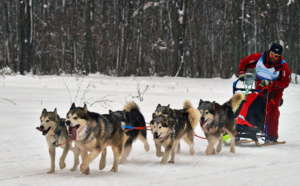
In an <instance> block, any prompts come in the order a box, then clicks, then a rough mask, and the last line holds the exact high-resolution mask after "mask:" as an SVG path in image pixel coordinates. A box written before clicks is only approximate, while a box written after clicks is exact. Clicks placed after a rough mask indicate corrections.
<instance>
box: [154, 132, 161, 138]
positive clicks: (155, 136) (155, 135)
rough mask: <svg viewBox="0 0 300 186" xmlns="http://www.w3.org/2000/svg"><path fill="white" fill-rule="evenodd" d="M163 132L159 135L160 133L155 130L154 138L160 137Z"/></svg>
mask: <svg viewBox="0 0 300 186" xmlns="http://www.w3.org/2000/svg"><path fill="white" fill-rule="evenodd" d="M161 134H162V132H161V133H160V134H159V135H158V133H157V132H155V133H154V134H153V138H154V139H158V138H159V137H160V136H161Z"/></svg>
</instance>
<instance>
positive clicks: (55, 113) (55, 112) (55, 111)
mask: <svg viewBox="0 0 300 186" xmlns="http://www.w3.org/2000/svg"><path fill="white" fill-rule="evenodd" d="M53 113H54V115H55V116H57V110H56V108H55V109H54V111H53Z"/></svg>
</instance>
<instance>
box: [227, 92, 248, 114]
mask: <svg viewBox="0 0 300 186" xmlns="http://www.w3.org/2000/svg"><path fill="white" fill-rule="evenodd" d="M244 99H245V96H244V94H243V93H241V92H238V93H236V94H234V95H233V96H232V97H231V98H230V100H229V101H227V102H226V103H224V105H228V106H230V107H231V108H232V111H234V112H235V111H236V110H237V109H238V108H239V106H240V104H241V102H242V101H243V100H244Z"/></svg>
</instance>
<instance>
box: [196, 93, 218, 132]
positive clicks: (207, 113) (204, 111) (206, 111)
mask: <svg viewBox="0 0 300 186" xmlns="http://www.w3.org/2000/svg"><path fill="white" fill-rule="evenodd" d="M214 107H215V102H209V101H203V100H202V99H201V100H200V102H199V106H198V110H199V111H200V125H201V127H202V128H205V126H207V125H208V124H209V123H211V122H212V121H213V119H214V115H215V109H214Z"/></svg>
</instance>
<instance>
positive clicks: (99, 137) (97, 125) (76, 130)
mask: <svg viewBox="0 0 300 186" xmlns="http://www.w3.org/2000/svg"><path fill="white" fill-rule="evenodd" d="M66 125H67V126H69V131H70V132H71V133H72V136H71V140H73V141H75V144H76V146H77V147H79V149H80V152H81V157H82V164H81V165H80V171H82V173H83V174H86V175H88V174H89V172H90V169H89V165H90V163H91V162H92V161H93V160H94V159H95V158H96V157H97V156H98V155H99V154H100V152H101V151H102V150H103V152H102V157H101V160H100V167H99V168H100V169H101V170H102V169H103V168H104V167H105V157H106V146H108V145H110V146H111V147H112V151H113V154H114V162H113V167H112V169H111V171H112V172H118V163H119V158H120V155H121V153H122V148H123V146H122V140H123V131H122V128H121V125H120V123H117V122H114V123H111V122H110V121H109V120H108V119H107V118H106V117H104V116H103V115H100V114H98V113H95V112H89V111H88V110H87V106H86V104H85V105H84V107H83V108H82V107H76V106H75V104H74V103H73V104H72V106H71V108H70V110H69V112H68V113H67V118H66ZM88 151H90V153H89V154H88ZM103 157H104V158H103Z"/></svg>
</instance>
